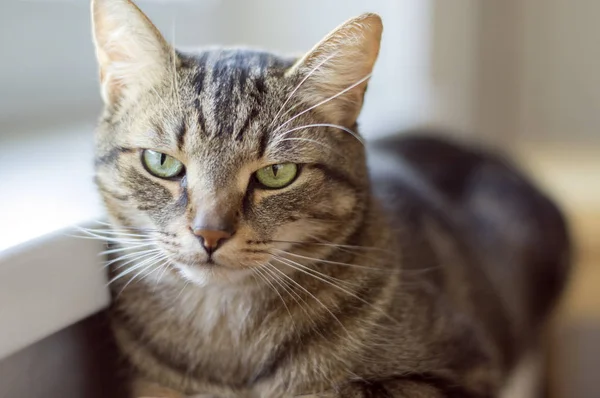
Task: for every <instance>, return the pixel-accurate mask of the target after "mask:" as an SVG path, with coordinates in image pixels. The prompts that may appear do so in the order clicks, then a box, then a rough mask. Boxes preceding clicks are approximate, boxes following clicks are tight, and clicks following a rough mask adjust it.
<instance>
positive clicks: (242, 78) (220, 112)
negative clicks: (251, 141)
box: [184, 50, 290, 141]
mask: <svg viewBox="0 0 600 398" xmlns="http://www.w3.org/2000/svg"><path fill="white" fill-rule="evenodd" d="M184 65H187V66H188V73H189V76H188V79H187V80H188V82H189V83H190V88H191V89H192V90H193V93H192V96H193V97H194V100H193V107H194V108H195V111H196V113H197V115H195V116H197V120H196V122H197V130H198V133H199V134H200V135H202V136H210V137H212V136H218V137H221V138H229V139H234V140H236V141H242V140H243V139H244V138H245V135H246V134H247V133H248V131H249V130H252V128H251V127H253V126H252V124H253V123H256V122H260V120H259V119H260V117H261V116H264V114H266V113H268V111H269V105H270V104H271V103H272V101H270V99H271V98H269V96H273V95H276V93H275V92H274V91H273V86H272V84H271V82H272V80H274V79H277V78H280V77H281V76H283V74H284V72H285V70H286V68H287V67H289V66H290V63H289V62H285V61H282V60H281V59H280V58H278V57H276V56H274V55H272V54H269V53H266V52H259V51H252V50H212V51H206V52H204V53H201V54H200V55H197V56H187V57H186V58H185V61H184Z"/></svg>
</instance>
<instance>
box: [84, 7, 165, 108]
mask: <svg viewBox="0 0 600 398" xmlns="http://www.w3.org/2000/svg"><path fill="white" fill-rule="evenodd" d="M92 23H93V35H94V44H95V46H96V55H97V57H98V63H99V64H100V81H101V87H102V98H103V99H104V101H105V103H107V104H115V103H117V102H119V101H120V100H122V99H123V98H124V97H127V98H128V99H134V98H135V96H136V93H138V92H139V91H140V90H143V89H147V88H149V87H150V86H152V85H154V84H156V83H157V82H158V81H160V80H161V79H164V78H165V76H166V74H167V73H168V71H169V67H170V65H171V62H170V60H172V59H173V58H172V57H174V53H173V51H172V50H171V47H170V46H169V44H168V43H167V41H166V40H165V39H164V38H163V36H162V35H161V34H160V32H159V31H158V29H157V28H156V27H155V26H154V25H153V24H152V22H150V20H149V19H148V17H146V15H145V14H144V13H143V12H142V11H141V10H140V9H139V8H138V7H137V6H136V5H135V4H134V3H133V2H131V0H92Z"/></svg>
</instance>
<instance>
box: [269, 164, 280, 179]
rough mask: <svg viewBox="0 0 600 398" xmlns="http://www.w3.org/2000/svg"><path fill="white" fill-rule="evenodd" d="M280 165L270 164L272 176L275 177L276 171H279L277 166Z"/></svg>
mask: <svg viewBox="0 0 600 398" xmlns="http://www.w3.org/2000/svg"><path fill="white" fill-rule="evenodd" d="M280 167H281V166H279V165H278V164H276V165H275V166H271V170H273V176H274V177H277V172H278V171H279V168H280Z"/></svg>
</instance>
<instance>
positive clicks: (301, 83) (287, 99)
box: [269, 51, 339, 130]
mask: <svg viewBox="0 0 600 398" xmlns="http://www.w3.org/2000/svg"><path fill="white" fill-rule="evenodd" d="M338 52H339V51H336V52H334V53H333V54H331V55H330V56H328V57H327V58H325V59H324V60H323V61H321V62H319V63H318V64H317V66H315V67H314V68H313V69H312V70H311V71H310V72H308V73H307V74H306V76H305V77H304V78H303V79H302V81H300V83H298V85H297V86H296V87H295V88H294V89H293V90H292V92H291V93H290V95H288V97H287V98H286V100H285V101H284V103H283V105H281V107H280V108H279V110H278V111H277V113H276V114H275V117H274V118H273V120H272V121H271V124H269V127H271V126H272V125H273V124H274V123H275V122H276V121H277V119H278V118H279V116H280V114H281V111H283V108H285V106H286V105H287V104H288V102H289V101H290V99H292V97H293V96H294V94H296V91H298V89H299V88H300V87H301V86H302V85H303V84H304V82H306V81H307V80H308V78H309V77H311V76H312V74H313V73H315V72H316V71H317V70H318V69H319V68H320V67H321V66H323V64H325V63H326V62H327V61H329V60H330V59H331V58H333V57H334V56H336V55H337V54H338ZM292 109H293V107H292V108H290V109H288V110H287V111H286V112H285V113H283V114H282V115H281V116H284V115H287V114H288V113H289V112H290V111H291V110H292ZM278 128H279V127H278ZM276 130H277V129H276Z"/></svg>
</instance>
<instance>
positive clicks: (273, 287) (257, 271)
mask: <svg viewBox="0 0 600 398" xmlns="http://www.w3.org/2000/svg"><path fill="white" fill-rule="evenodd" d="M256 263H257V264H258V265H259V267H258V268H251V269H252V271H255V272H256V273H257V274H258V275H259V276H260V277H261V278H262V279H263V280H264V281H265V282H266V283H268V284H269V286H270V287H271V289H273V291H274V292H275V293H277V296H279V299H280V300H281V303H282V304H283V305H284V307H285V309H286V311H287V312H288V314H289V315H290V320H291V321H292V325H294V329H295V328H296V324H295V323H294V316H293V315H292V311H290V308H289V307H288V305H287V304H286V302H285V300H284V299H283V296H282V295H281V293H279V290H277V288H276V287H275V285H273V284H272V283H271V281H270V280H269V279H268V277H266V276H265V275H264V274H263V273H262V271H261V269H260V265H261V263H259V262H258V261H257V262H256ZM265 272H266V268H265Z"/></svg>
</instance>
